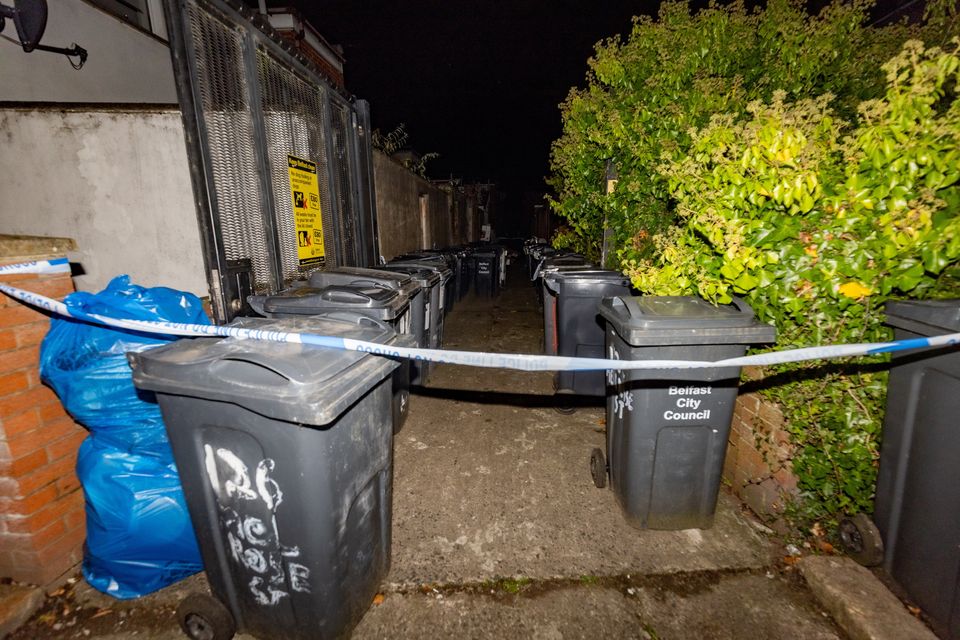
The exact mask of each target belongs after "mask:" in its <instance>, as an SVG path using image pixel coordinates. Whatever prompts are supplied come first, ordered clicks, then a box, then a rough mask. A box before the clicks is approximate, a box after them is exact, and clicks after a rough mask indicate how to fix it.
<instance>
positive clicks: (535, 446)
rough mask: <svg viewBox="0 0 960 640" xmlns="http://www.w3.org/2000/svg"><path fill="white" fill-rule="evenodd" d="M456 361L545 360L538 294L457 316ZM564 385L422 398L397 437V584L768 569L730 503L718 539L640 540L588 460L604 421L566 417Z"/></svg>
mask: <svg viewBox="0 0 960 640" xmlns="http://www.w3.org/2000/svg"><path fill="white" fill-rule="evenodd" d="M445 334H446V335H447V336H449V338H448V339H447V345H448V346H450V347H451V348H464V349H473V350H481V349H482V350H491V351H499V352H527V353H530V352H536V349H537V345H538V344H539V339H540V335H541V334H542V321H541V316H540V314H539V312H537V311H536V308H535V299H534V298H533V296H532V294H531V292H529V291H527V290H526V289H525V288H523V287H522V286H520V287H515V288H512V289H507V290H506V291H504V293H503V295H502V296H501V297H500V299H499V300H498V301H497V303H496V305H495V306H491V305H490V304H489V303H488V302H485V301H481V300H477V299H472V300H470V301H468V304H465V305H462V307H461V308H460V309H458V311H456V312H455V313H454V314H452V315H450V316H448V317H447V324H446V327H445ZM551 381H552V374H550V373H529V372H519V371H505V370H487V369H477V368H469V367H457V366H452V365H441V366H440V367H438V368H437V370H436V371H435V373H434V375H433V377H432V378H431V380H430V383H429V386H428V388H426V389H422V390H420V391H419V392H415V394H414V397H413V399H412V402H411V407H412V408H411V414H410V417H409V419H408V422H407V425H406V427H405V428H404V429H403V431H401V433H400V434H398V436H397V440H396V445H395V459H394V465H395V474H394V476H395V479H394V532H393V535H394V539H393V570H392V572H391V574H390V578H389V580H390V581H391V583H393V584H395V585H396V584H399V585H410V584H416V583H423V582H439V583H445V582H453V581H461V582H476V581H482V580H486V579H489V578H492V577H496V576H517V575H522V576H528V577H535V578H553V577H576V576H580V575H618V574H624V573H630V572H642V573H670V572H676V571H700V570H722V569H744V568H755V567H760V566H764V565H765V564H767V563H768V562H769V560H770V557H769V555H768V552H767V542H766V539H765V538H764V537H763V536H762V535H761V534H760V533H759V532H758V531H757V530H756V529H755V528H753V527H751V526H750V525H748V524H747V522H746V520H745V518H744V517H743V516H742V515H741V509H740V506H739V502H738V501H736V500H735V499H734V498H732V497H730V496H728V495H726V494H724V495H722V496H721V499H720V503H719V506H718V513H717V518H716V524H715V526H714V527H713V528H712V529H709V530H689V531H640V530H637V529H634V528H632V527H630V526H629V525H627V524H626V522H625V521H624V518H623V517H622V515H621V513H620V510H619V507H618V506H617V504H616V502H615V500H614V497H613V494H612V493H611V492H610V491H609V490H600V489H597V488H596V487H595V486H594V485H593V481H592V479H591V477H590V474H589V456H590V451H591V449H593V448H594V447H601V448H602V447H603V446H604V434H603V424H604V410H603V408H602V405H601V406H597V405H598V404H599V403H601V402H602V400H600V399H598V400H597V402H594V403H592V405H593V406H591V403H589V402H586V403H583V404H584V405H586V406H583V407H581V408H579V409H578V410H577V412H576V413H575V414H573V415H571V416H565V415H561V414H559V413H557V412H556V411H555V410H554V408H553V407H555V406H556V405H557V401H556V399H555V398H554V397H553V394H552V383H551Z"/></svg>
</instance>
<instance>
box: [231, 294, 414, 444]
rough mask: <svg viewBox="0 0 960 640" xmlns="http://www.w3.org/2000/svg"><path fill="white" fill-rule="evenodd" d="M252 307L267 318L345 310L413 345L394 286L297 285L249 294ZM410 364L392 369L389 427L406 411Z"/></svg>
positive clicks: (405, 303)
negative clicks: (385, 327) (253, 294)
mask: <svg viewBox="0 0 960 640" xmlns="http://www.w3.org/2000/svg"><path fill="white" fill-rule="evenodd" d="M248 302H249V303H250V306H251V307H253V309H254V310H255V311H256V312H257V313H259V314H261V315H264V316H266V317H268V318H286V317H291V316H316V315H321V314H328V313H336V312H348V313H354V314H357V315H361V316H364V317H367V318H371V319H373V320H377V321H380V322H383V323H385V324H386V325H388V326H389V327H390V328H391V329H393V331H395V332H396V333H397V334H399V335H397V337H396V341H397V344H401V345H402V346H407V347H413V346H416V339H415V338H414V336H413V335H411V334H410V326H411V322H410V299H409V298H407V297H406V295H405V294H403V293H402V292H401V291H399V290H397V289H389V288H386V287H383V286H376V285H370V284H365V285H358V286H350V285H334V286H329V287H324V288H322V289H321V288H317V287H310V286H306V287H304V286H299V287H293V288H291V289H286V290H284V291H281V292H280V293H276V294H274V295H269V296H250V297H249V298H248ZM410 371H411V364H410V361H409V360H404V361H402V362H401V363H400V366H398V367H397V368H396V370H395V371H394V372H393V386H394V389H393V395H394V401H393V428H394V432H397V431H400V429H401V428H403V423H404V422H406V419H407V413H409V410H410V375H411V373H410Z"/></svg>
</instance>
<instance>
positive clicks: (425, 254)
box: [390, 251, 457, 315]
mask: <svg viewBox="0 0 960 640" xmlns="http://www.w3.org/2000/svg"><path fill="white" fill-rule="evenodd" d="M390 262H391V263H393V264H405V263H410V262H425V263H430V264H432V265H433V266H434V267H440V266H443V267H446V269H445V270H443V269H440V270H439V272H440V274H441V276H443V301H442V305H441V308H442V309H443V310H444V315H446V314H448V313H450V312H451V311H453V306H454V304H455V299H456V297H457V282H456V276H455V274H454V271H453V267H452V266H451V260H450V259H449V258H448V256H446V255H444V254H442V253H434V252H431V251H417V252H414V253H407V254H404V255H402V256H398V257H396V258H394V259H393V260H391V261H390ZM453 262H455V261H453Z"/></svg>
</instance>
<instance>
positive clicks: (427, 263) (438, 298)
mask: <svg viewBox="0 0 960 640" xmlns="http://www.w3.org/2000/svg"><path fill="white" fill-rule="evenodd" d="M389 264H390V265H391V266H392V265H397V266H414V267H419V268H421V269H422V268H427V269H431V270H433V272H434V273H436V274H437V275H439V276H440V284H439V285H437V286H436V287H434V288H433V297H432V300H431V303H430V304H431V311H432V312H433V318H434V319H435V320H436V322H431V324H432V326H433V331H434V333H435V335H436V340H435V341H434V348H436V349H439V348H441V347H442V346H443V322H444V317H445V316H446V315H447V312H448V309H447V297H448V296H449V295H450V293H451V289H450V287H449V283H450V280H451V278H452V277H453V272H452V271H450V269H449V267H447V266H446V264H444V263H443V262H442V261H438V260H403V261H395V262H390V263H389Z"/></svg>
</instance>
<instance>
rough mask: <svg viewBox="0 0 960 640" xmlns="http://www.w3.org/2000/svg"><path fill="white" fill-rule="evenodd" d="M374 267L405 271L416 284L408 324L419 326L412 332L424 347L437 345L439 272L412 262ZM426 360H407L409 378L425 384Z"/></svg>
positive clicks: (395, 271) (390, 271)
mask: <svg viewBox="0 0 960 640" xmlns="http://www.w3.org/2000/svg"><path fill="white" fill-rule="evenodd" d="M376 269H377V270H378V271H385V272H387V273H393V274H399V275H406V276H408V277H410V278H412V279H413V281H414V282H416V283H417V284H418V285H420V289H421V293H420V295H419V296H418V297H417V299H416V301H415V302H414V301H411V303H410V313H411V320H412V324H413V326H414V327H415V328H419V329H420V331H419V333H417V332H416V331H415V332H414V333H415V334H416V335H417V344H418V345H419V346H421V347H424V348H426V349H439V348H440V335H439V333H438V332H437V330H436V327H437V326H438V323H439V322H441V320H439V319H438V315H439V313H440V308H439V295H440V273H439V272H437V271H435V270H434V269H432V268H429V267H425V266H417V265H415V264H385V265H381V266H379V267H377V268H376ZM435 298H436V299H435ZM429 364H430V363H428V362H424V361H413V362H412V363H411V367H412V368H411V379H410V382H411V383H413V384H421V385H422V384H426V383H427V378H428V376H429V371H430V367H429Z"/></svg>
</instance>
